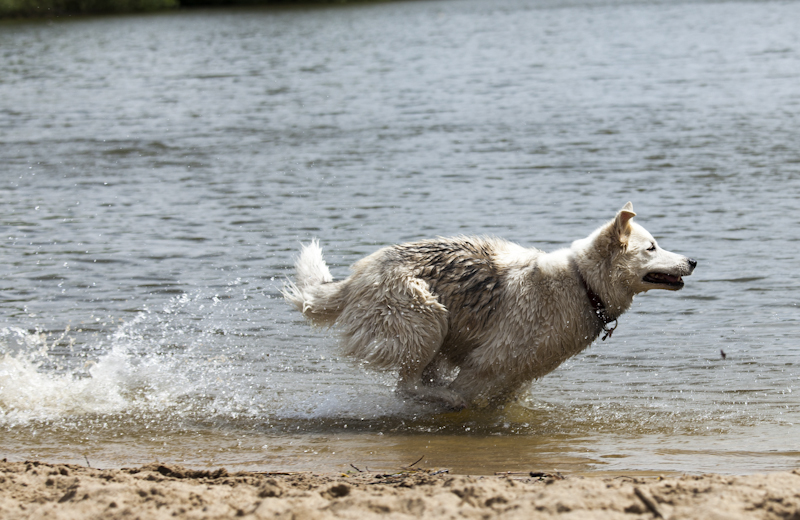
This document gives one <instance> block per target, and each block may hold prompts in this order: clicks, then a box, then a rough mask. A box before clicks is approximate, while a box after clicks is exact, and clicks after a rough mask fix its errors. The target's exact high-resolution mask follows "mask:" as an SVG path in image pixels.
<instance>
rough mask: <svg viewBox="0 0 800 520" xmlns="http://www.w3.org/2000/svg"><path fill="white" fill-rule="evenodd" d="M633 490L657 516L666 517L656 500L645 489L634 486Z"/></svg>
mask: <svg viewBox="0 0 800 520" xmlns="http://www.w3.org/2000/svg"><path fill="white" fill-rule="evenodd" d="M633 492H634V493H635V494H636V496H637V497H639V498H640V499H641V501H642V502H644V505H646V506H647V509H649V510H650V512H651V513H653V515H654V516H655V517H656V518H664V515H662V514H661V511H659V510H658V506H657V505H656V503H655V501H654V500H653V499H652V498H651V497H650V496H649V495H648V494H647V493H646V492H645V491H643V490H641V489H639V488H638V487H635V488H633Z"/></svg>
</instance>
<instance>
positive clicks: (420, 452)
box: [0, 0, 800, 473]
mask: <svg viewBox="0 0 800 520" xmlns="http://www.w3.org/2000/svg"><path fill="white" fill-rule="evenodd" d="M797 20H800V3H798V2H780V1H776V2H763V1H758V2H756V1H752V2H680V3H676V2H657V1H653V2H649V1H641V2H625V1H615V2H607V1H600V0H574V1H573V0H570V1H564V2H559V1H555V0H530V1H522V0H519V1H514V0H501V1H488V0H487V1H469V0H464V1H455V0H453V1H437V2H428V1H416V2H397V3H385V4H375V5H370V4H359V5H353V6H338V7H328V8H326V7H318V8H313V9H263V10H249V9H248V10H214V11H185V12H174V13H168V14H161V15H148V16H127V17H116V18H113V17H112V18H91V19H57V20H52V21H35V22H13V23H12V22H4V23H2V24H0V201H2V209H3V210H2V212H0V229H2V235H1V238H2V246H0V273H2V275H1V276H2V278H1V279H0V280H1V281H2V292H0V308H1V309H2V323H0V430H1V431H2V443H0V451H1V452H2V456H3V457H8V458H10V459H12V460H18V459H23V458H40V459H46V460H57V461H76V462H85V461H86V460H89V461H91V463H92V464H93V465H95V466H123V465H131V464H136V463H145V462H150V461H153V460H160V461H174V462H182V463H185V464H189V465H196V466H204V465H226V466H229V467H238V468H247V469H266V470H287V469H288V470H294V469H312V470H319V471H333V470H346V469H349V464H354V465H356V466H358V467H361V466H366V467H368V468H370V469H391V468H397V467H399V466H401V465H404V464H409V463H411V462H414V461H415V460H417V459H418V458H419V457H424V459H423V461H422V462H420V463H419V464H420V465H425V466H427V467H445V468H450V469H451V470H452V471H460V472H472V473H491V472H493V471H502V470H542V469H546V470H550V469H552V468H557V469H559V470H561V471H566V472H584V471H598V470H602V471H616V472H624V471H686V472H703V471H718V472H751V471H762V470H773V469H780V468H789V467H796V466H797V465H798V461H800V435H798V427H800V425H799V423H800V406H799V405H800V396H799V394H800V385H799V384H798V383H800V380H799V378H800V311H799V310H798V305H797V304H798V300H800V209H798V204H797V196H798V193H800V32H798V31H797V22H796V21H797ZM628 200H631V201H633V204H634V208H635V209H636V211H637V213H638V217H637V220H638V221H639V222H640V223H642V224H643V225H645V226H646V227H647V228H648V229H649V230H650V231H652V232H653V234H654V235H655V236H656V237H657V238H658V239H659V241H660V243H661V245H662V246H664V247H665V248H667V249H670V250H673V251H676V252H680V253H683V254H687V255H689V256H692V257H694V258H696V259H697V260H698V262H699V266H698V268H697V270H696V272H695V274H694V275H693V276H692V277H691V278H688V279H687V285H686V288H685V289H684V290H683V291H681V292H677V293H667V292H664V291H656V292H653V293H650V294H645V295H641V296H640V297H638V298H637V300H636V301H635V302H634V306H633V308H632V310H631V311H630V312H628V313H627V314H626V315H625V316H624V317H623V318H622V319H621V320H620V325H619V328H618V329H617V331H616V333H615V334H614V336H613V338H611V339H609V340H608V341H605V342H597V344H595V345H593V346H592V347H591V348H590V349H589V350H587V351H586V352H585V353H583V354H581V355H579V356H577V357H576V358H573V359H572V360H570V361H569V362H567V363H566V364H565V365H563V366H562V367H561V368H560V369H559V370H557V371H556V372H554V373H552V374H551V375H549V376H547V377H546V378H544V379H542V380H540V381H536V382H534V383H533V384H532V385H531V386H530V389H529V391H527V392H526V393H525V394H524V395H523V396H521V398H520V399H519V400H518V401H517V402H515V403H513V404H511V405H509V406H508V407H507V408H506V409H505V410H501V411H489V412H487V411H484V412H461V413H440V412H438V411H437V410H435V409H431V408H428V407H426V406H422V405H418V404H414V403H404V402H402V401H401V400H400V399H399V398H398V397H396V396H395V395H394V393H393V385H394V376H393V375H392V374H375V373H371V372H367V371H365V370H364V369H362V368H361V367H359V366H358V365H356V364H354V363H352V362H350V361H348V360H346V359H343V358H341V357H340V356H339V355H338V353H337V350H336V340H335V336H334V334H333V332H332V331H328V330H321V329H317V330H315V329H311V328H310V327H309V326H308V325H307V324H305V323H304V322H303V320H302V319H301V317H300V316H299V314H297V313H295V312H293V311H292V310H291V309H290V308H289V307H288V306H287V305H286V304H285V303H284V302H283V301H282V300H281V298H280V293H279V289H280V286H281V284H282V281H283V279H284V277H285V276H287V275H288V274H290V266H291V264H292V258H293V255H294V254H295V251H296V250H297V248H298V244H299V242H301V241H307V240H309V239H310V238H312V237H319V238H320V240H321V242H322V245H323V247H324V248H325V251H326V257H327V259H328V261H329V263H330V264H331V266H332V271H333V273H334V276H337V277H343V276H346V275H347V266H348V265H349V264H351V263H352V262H354V261H356V260H357V259H359V258H360V257H361V256H363V255H365V254H368V253H371V252H372V251H374V250H375V249H377V248H378V247H380V246H383V245H386V244H391V243H396V242H401V241H406V240H412V239H419V238H427V237H432V236H436V235H445V236H446V235H452V234H462V233H466V234H472V233H474V234H495V235H500V236H503V237H505V238H508V239H510V240H513V241H516V242H519V243H521V244H524V245H530V246H536V247H540V248H542V249H546V250H553V249H556V248H559V247H564V246H567V245H569V243H570V242H571V241H572V240H574V239H577V238H581V237H583V236H585V235H587V234H588V233H590V232H591V231H592V230H593V229H594V228H595V227H597V226H598V225H600V224H601V223H603V222H604V221H605V220H607V219H610V218H612V217H613V215H614V213H615V212H616V211H617V210H618V209H619V208H620V207H621V206H622V205H623V204H624V203H625V202H626V201H628ZM722 351H724V353H725V356H724V359H723V355H722Z"/></svg>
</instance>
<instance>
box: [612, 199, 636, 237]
mask: <svg viewBox="0 0 800 520" xmlns="http://www.w3.org/2000/svg"><path fill="white" fill-rule="evenodd" d="M635 216H636V213H634V211H633V204H631V203H630V202H628V203H627V204H625V206H623V207H622V209H621V210H619V212H618V213H617V217H616V218H615V219H614V224H613V227H612V229H613V234H614V236H615V237H616V238H617V239H618V240H619V243H620V244H623V245H627V244H628V238H630V236H631V219H632V218H633V217H635Z"/></svg>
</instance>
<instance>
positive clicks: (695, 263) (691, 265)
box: [686, 258, 697, 271]
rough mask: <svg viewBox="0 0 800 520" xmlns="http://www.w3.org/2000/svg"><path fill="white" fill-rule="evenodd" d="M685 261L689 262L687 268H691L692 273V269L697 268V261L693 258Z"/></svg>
mask: <svg viewBox="0 0 800 520" xmlns="http://www.w3.org/2000/svg"><path fill="white" fill-rule="evenodd" d="M686 261H687V262H689V267H691V268H692V271H694V268H695V267H697V260H695V259H694V258H687V259H686Z"/></svg>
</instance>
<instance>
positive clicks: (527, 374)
mask: <svg viewBox="0 0 800 520" xmlns="http://www.w3.org/2000/svg"><path fill="white" fill-rule="evenodd" d="M634 215H636V214H635V213H634V212H633V206H632V205H631V203H630V202H629V203H627V204H626V205H625V207H624V208H622V209H621V210H620V211H619V213H617V216H616V218H615V219H614V220H612V221H611V222H609V223H607V224H606V225H604V226H602V227H600V228H599V229H597V230H596V231H595V232H594V233H592V234H591V235H589V237H588V238H584V239H582V240H577V241H575V242H573V243H572V246H571V247H570V248H569V249H561V250H558V251H555V252H552V253H545V252H543V251H539V250H538V249H526V248H523V247H521V246H518V245H516V244H513V243H511V242H507V241H505V240H502V239H498V238H485V237H457V238H439V239H435V240H425V241H421V242H414V243H409V244H402V245H396V246H390V247H386V248H383V249H381V250H379V251H377V252H375V253H373V254H371V255H370V256H368V257H366V258H364V259H362V260H360V261H359V262H357V263H356V264H354V265H353V266H352V274H351V275H350V276H349V277H348V278H347V279H345V280H342V281H338V282H334V281H333V278H332V277H331V274H330V271H328V267H327V266H326V265H325V262H324V260H323V259H322V251H321V250H320V248H319V245H318V244H317V242H316V241H312V242H311V243H310V244H309V245H307V246H305V247H303V249H302V251H301V253H300V257H299V258H298V260H297V263H296V268H297V281H296V283H289V284H288V285H287V286H286V287H285V288H284V290H283V295H284V297H285V298H286V299H287V300H288V301H289V302H291V303H292V304H294V306H295V307H297V309H298V310H300V311H301V312H302V313H303V315H304V316H305V317H306V318H307V319H308V320H309V321H311V322H312V323H313V324H316V325H336V326H337V327H338V328H339V329H340V330H341V335H342V345H343V348H344V351H345V353H346V354H348V355H350V356H353V357H355V358H357V359H359V360H362V361H363V362H364V363H366V364H368V365H369V366H372V367H374V368H380V369H398V370H399V376H400V379H399V383H398V391H399V392H400V393H401V394H403V395H405V396H408V397H412V398H415V399H419V400H424V401H431V402H435V403H441V404H444V405H445V406H447V407H449V408H454V409H460V408H464V407H466V406H468V405H469V404H471V403H484V404H485V403H502V402H503V401H505V400H507V399H508V398H510V397H511V396H512V395H513V394H514V393H515V392H516V391H517V390H519V389H520V388H521V387H522V386H523V385H525V384H526V383H528V382H530V381H531V380H533V379H535V378H538V377H541V376H543V375H545V374H547V373H548V372H550V371H552V370H553V369H555V368H556V367H557V366H558V365H560V364H561V363H563V362H564V361H565V360H566V359H567V358H569V357H571V356H574V355H575V354H577V353H579V352H581V351H582V350H583V349H585V348H586V347H588V346H589V345H590V344H591V343H592V341H594V340H595V339H596V338H597V337H598V336H599V335H600V334H601V333H603V332H605V335H604V336H603V339H606V337H607V336H610V335H611V332H612V331H613V330H614V328H615V327H616V322H617V318H618V317H619V316H620V315H621V314H622V313H623V312H625V311H626V310H627V309H628V307H630V305H631V302H632V301H633V297H634V295H636V294H637V293H640V292H645V291H649V290H650V289H667V290H672V291H676V290H678V289H680V288H682V287H683V279H682V278H681V277H682V276H687V275H689V274H691V273H692V271H693V270H694V268H695V266H696V265H697V262H695V261H694V260H692V259H690V258H686V257H684V256H681V255H678V254H675V253H670V252H669V251H665V250H663V249H661V248H660V247H659V246H658V244H657V243H656V241H655V239H654V238H653V237H652V235H650V233H648V232H647V231H646V230H645V229H644V228H643V227H642V226H640V225H638V224H636V223H634V222H633V221H632V220H631V219H632V218H633V217H634ZM612 324H613V326H612ZM454 374H457V376H456V377H455V379H453V375H454Z"/></svg>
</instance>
